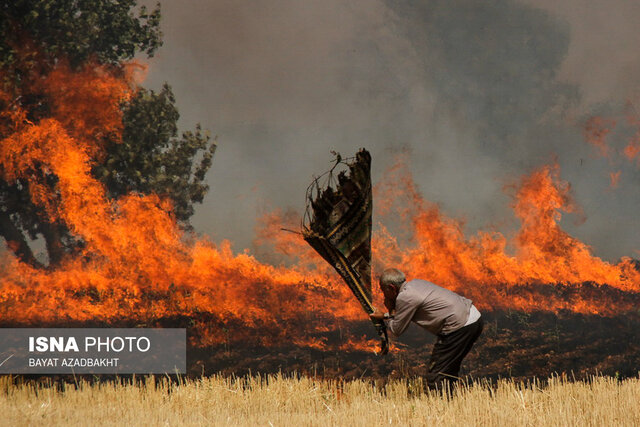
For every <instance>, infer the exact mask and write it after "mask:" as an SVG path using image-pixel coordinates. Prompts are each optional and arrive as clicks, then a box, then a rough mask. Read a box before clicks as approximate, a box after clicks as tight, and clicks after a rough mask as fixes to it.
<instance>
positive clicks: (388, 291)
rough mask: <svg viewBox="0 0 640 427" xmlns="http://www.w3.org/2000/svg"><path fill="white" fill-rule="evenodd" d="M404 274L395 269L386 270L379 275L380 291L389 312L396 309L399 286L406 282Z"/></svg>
mask: <svg viewBox="0 0 640 427" xmlns="http://www.w3.org/2000/svg"><path fill="white" fill-rule="evenodd" d="M406 280H407V279H406V277H405V275H404V273H403V272H402V271H400V270H398V269H397V268H388V269H386V270H385V271H383V272H382V274H381V275H380V290H382V293H383V294H384V305H385V306H386V307H387V308H388V309H389V310H390V311H391V310H393V309H394V308H395V307H396V297H397V296H398V292H399V291H400V286H402V284H403V283H404V282H405V281H406Z"/></svg>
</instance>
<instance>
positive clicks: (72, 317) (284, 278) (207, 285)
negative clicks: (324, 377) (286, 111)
mask: <svg viewBox="0 0 640 427" xmlns="http://www.w3.org/2000/svg"><path fill="white" fill-rule="evenodd" d="M134 74H135V73H124V75H117V74H115V73H114V72H112V71H110V70H108V69H104V68H101V67H99V66H96V65H93V66H87V67H85V68H84V69H82V70H80V71H71V70H70V69H68V67H65V66H64V65H63V64H60V65H58V66H57V67H56V69H55V70H54V71H53V72H52V73H50V74H49V75H48V76H47V77H46V78H43V79H40V80H39V83H38V84H41V85H42V90H43V91H44V92H45V93H46V94H48V96H49V97H50V98H51V99H52V101H53V104H52V107H51V114H50V116H49V117H48V118H46V119H42V120H40V121H39V122H37V123H32V122H31V121H29V120H28V118H27V113H26V112H25V111H23V110H21V109H20V108H19V107H17V106H15V105H14V104H12V103H11V99H12V97H11V95H10V94H9V93H0V101H1V102H2V104H3V105H5V106H9V107H6V108H5V109H4V110H3V111H2V112H1V113H0V114H1V120H0V127H1V129H0V135H2V136H3V139H2V141H1V142H0V174H1V176H2V178H3V179H5V180H6V181H8V182H10V183H11V182H15V181H16V180H18V179H19V180H22V181H24V182H27V183H28V184H29V189H30V196H31V200H32V202H33V203H34V204H36V205H37V206H40V207H42V208H43V210H44V211H45V213H46V215H47V216H48V218H49V220H50V221H61V222H63V223H65V224H66V225H67V226H68V227H69V229H70V230H71V232H72V233H73V234H74V235H75V236H76V237H78V238H80V239H82V241H83V242H84V245H83V246H82V248H80V249H79V250H78V253H76V254H73V255H69V256H67V258H65V259H64V260H63V261H62V264H61V265H60V266H59V267H57V268H56V269H50V270H46V271H45V270H41V269H37V268H34V267H32V266H30V265H27V264H25V263H22V262H20V261H19V260H18V259H17V258H15V257H14V256H13V255H11V254H10V253H7V254H6V255H5V258H4V259H2V260H1V261H0V265H2V267H3V268H2V269H0V316H1V317H2V319H3V322H4V324H5V325H24V326H29V325H34V326H35V325H38V326H42V325H60V324H82V323H83V322H84V323H93V324H109V325H139V324H144V325H150V326H153V325H156V324H162V322H163V321H171V320H172V319H173V320H176V319H178V320H180V319H190V321H191V322H193V328H194V329H195V333H194V337H195V338H193V339H194V340H195V344H197V345H210V344H222V343H229V342H241V343H243V344H247V343H255V344H262V345H272V344H276V343H282V342H288V343H293V344H295V345H299V346H307V347H310V348H317V349H326V348H329V347H330V346H331V345H333V344H332V342H331V341H332V340H331V339H330V338H329V337H330V335H331V333H333V332H335V330H336V329H337V328H339V327H341V326H346V325H349V324H352V323H353V322H354V321H362V320H364V321H366V319H367V317H366V315H365V313H364V312H363V311H362V310H361V309H360V307H359V305H358V303H357V302H356V301H355V299H354V298H353V297H352V296H351V295H350V294H349V290H348V289H347V287H346V286H344V284H342V283H341V282H340V279H339V277H338V276H337V274H335V273H334V272H333V271H331V270H330V268H329V267H328V266H327V265H326V264H325V263H324V262H323V261H322V260H321V258H320V257H319V256H318V255H316V254H315V253H314V252H313V251H312V250H311V249H310V248H309V247H308V246H307V245H306V244H305V243H304V241H303V240H302V238H301V237H300V236H299V235H296V234H294V233H285V232H283V231H281V228H282V226H283V224H284V225H285V226H286V227H287V228H292V229H294V230H295V229H297V228H298V224H299V215H297V214H295V213H291V212H286V213H281V212H274V213H272V214H269V215H267V216H265V218H263V226H262V228H261V230H260V232H259V233H258V237H257V239H256V245H257V247H259V246H261V245H263V246H264V245H271V246H272V247H273V248H275V250H276V251H278V252H279V253H280V254H283V256H285V258H287V257H288V258H289V261H290V262H289V264H284V263H280V260H274V261H272V263H266V262H261V261H258V259H256V258H255V257H254V256H252V255H250V254H249V253H248V252H245V253H240V254H234V253H233V252H232V250H231V244H230V243H229V242H227V241H224V242H222V243H219V244H215V243H212V242H210V241H208V240H206V239H198V238H195V237H194V236H191V235H187V234H185V233H184V232H183V231H182V230H181V229H180V228H179V227H178V226H177V224H176V220H175V217H174V216H173V213H172V206H171V203H170V202H169V201H168V200H167V199H163V198H161V197H159V196H157V195H146V196H145V195H139V194H129V195H128V196H126V197H123V198H121V199H119V200H118V201H114V200H110V199H109V198H108V197H107V196H106V191H105V188H104V187H103V186H102V184H101V183H100V182H99V181H97V180H96V179H94V178H93V177H92V176H91V173H90V170H91V167H92V165H94V164H95V163H96V162H98V161H100V160H101V159H103V156H104V152H103V147H102V141H103V140H104V138H106V137H109V138H112V139H115V140H118V138H119V133H120V131H121V128H122V120H121V113H120V108H119V106H120V104H121V103H122V102H123V101H126V100H127V99H129V98H130V97H131V96H133V94H134V93H135V89H136V82H135V78H137V77H136V76H135V75H134ZM50 175H55V177H56V178H57V179H56V180H55V184H53V185H52V184H51V181H50V180H47V176H50ZM514 188H516V191H515V196H514V202H513V208H514V211H515V214H516V216H517V217H518V218H519V220H520V222H521V224H522V226H521V229H520V231H519V232H518V233H517V235H516V236H515V237H514V238H513V239H510V240H509V239H507V238H506V237H504V236H503V235H502V234H500V233H498V232H494V231H481V232H478V233H477V234H476V235H475V236H472V237H471V238H466V236H465V235H464V232H463V229H464V224H463V222H462V221H459V220H454V219H450V218H447V217H445V216H444V215H443V214H442V213H441V212H440V209H439V208H438V207H437V206H436V205H434V204H432V203H429V202H428V201H426V200H424V199H423V197H422V196H421V194H420V193H419V191H418V190H417V185H416V184H415V182H414V181H413V179H412V177H411V175H410V174H409V173H408V172H407V169H406V167H405V166H404V164H403V162H402V161H401V160H399V161H398V162H397V163H396V164H395V165H394V166H393V167H392V168H390V169H389V170H388V171H387V173H386V176H385V177H384V179H383V181H382V183H381V184H379V185H378V186H377V187H376V200H380V201H382V202H383V203H381V204H379V205H377V206H376V209H377V214H378V215H380V216H381V217H382V218H388V217H390V216H394V217H395V216H397V217H399V218H401V219H402V223H403V226H404V233H405V234H407V236H408V239H402V238H398V237H396V236H397V235H395V234H394V233H392V232H391V231H390V228H388V227H387V226H385V224H380V225H379V227H378V230H377V231H376V234H375V236H374V245H373V246H374V247H373V249H374V258H375V266H374V267H375V269H376V270H377V271H380V269H381V268H382V267H383V266H389V265H397V266H400V267H401V268H403V269H405V271H407V272H408V273H409V274H410V275H411V276H413V277H421V278H424V279H428V280H431V281H433V282H435V283H438V284H441V285H443V286H447V287H450V288H451V289H454V290H456V291H459V292H462V293H464V294H465V295H467V296H468V297H470V298H472V299H473V300H474V302H475V303H476V305H477V306H478V307H480V308H482V309H498V308H517V309H522V310H551V311H557V310H562V309H566V310H572V311H575V312H579V313H598V314H610V313H618V312H620V311H624V310H630V309H632V308H634V307H633V301H631V298H630V297H629V295H635V293H637V292H638V290H639V289H638V288H639V287H640V273H638V271H637V270H636V269H635V268H634V266H633V263H632V261H631V260H630V259H624V260H622V261H621V262H620V263H618V264H615V265H614V264H610V263H607V262H605V261H603V260H601V259H599V258H597V257H595V256H594V255H593V254H592V251H591V248H589V247H588V246H587V245H586V244H584V243H582V242H580V241H579V240H577V239H575V238H574V237H572V236H570V235H569V234H567V233H566V232H565V231H563V230H562V229H561V228H560V226H559V221H560V219H561V215H562V213H563V212H569V213H571V212H574V213H575V212H579V209H578V207H577V205H576V204H575V203H574V202H573V201H572V199H571V196H570V187H569V185H568V184H567V183H566V182H563V181H562V180H561V179H560V178H559V168H558V167H557V165H549V166H543V167H542V168H540V169H538V170H537V171H534V172H533V173H532V174H531V175H528V176H525V177H523V178H522V179H521V181H520V182H519V183H518V184H517V185H516V186H515V187H514ZM508 247H514V248H515V253H514V254H513V255H511V254H509V253H508V251H507V248H508ZM266 253H268V252H265V254H266ZM265 256H266V255H265ZM287 265H288V266H287ZM585 282H588V283H591V285H589V286H585V285H581V284H583V283H585ZM604 285H606V286H604ZM376 301H377V304H378V305H380V303H381V296H380V295H379V294H376ZM163 319H164V320H163ZM341 335H342V346H343V347H342V348H345V347H344V346H347V347H349V348H352V349H353V348H356V349H363V348H367V349H369V350H370V349H371V346H372V345H371V343H370V342H369V341H367V340H366V338H363V337H361V336H360V334H356V333H354V332H352V331H350V329H349V328H347V327H345V328H344V333H342V332H341Z"/></svg>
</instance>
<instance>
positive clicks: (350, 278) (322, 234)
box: [302, 149, 389, 354]
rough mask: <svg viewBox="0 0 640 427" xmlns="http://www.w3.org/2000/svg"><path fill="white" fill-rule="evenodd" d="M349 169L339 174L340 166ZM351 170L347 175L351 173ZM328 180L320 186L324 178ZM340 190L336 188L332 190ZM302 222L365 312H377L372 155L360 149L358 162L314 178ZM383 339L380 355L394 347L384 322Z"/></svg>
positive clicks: (380, 327)
mask: <svg viewBox="0 0 640 427" xmlns="http://www.w3.org/2000/svg"><path fill="white" fill-rule="evenodd" d="M340 165H343V166H346V167H347V170H343V171H341V172H339V173H338V175H337V178H336V177H335V176H334V170H335V169H336V168H337V167H338V166H340ZM347 172H348V173H347ZM323 177H324V178H326V180H325V182H323V183H322V184H321V183H320V179H321V178H323ZM332 185H334V186H335V189H334V188H333V186H332ZM306 197H307V209H306V213H305V217H304V221H303V225H302V227H303V232H302V234H303V236H304V239H305V240H306V241H307V243H309V245H311V246H312V247H313V248H314V249H315V250H316V251H317V252H318V253H319V254H320V255H321V256H322V258H324V259H325V260H326V261H327V262H328V263H329V264H330V265H331V266H332V267H333V268H335V270H336V271H337V272H338V274H340V276H341V277H342V278H343V279H344V281H345V282H346V284H347V286H349V288H350V289H351V291H352V292H353V294H354V295H355V297H356V298H357V300H358V302H359V303H360V305H361V306H362V308H363V309H364V311H365V312H367V313H373V312H374V307H373V305H372V299H371V225H372V220H371V214H372V192H371V155H370V154H369V152H368V151H366V150H365V149H361V150H360V151H359V152H358V153H357V154H356V157H355V158H351V159H347V160H342V158H341V156H340V155H339V154H337V153H336V164H335V165H334V166H333V168H331V170H329V171H328V172H327V173H325V174H323V175H322V176H320V177H318V178H316V179H314V181H313V182H312V183H311V185H310V186H309V188H308V189H307V196H306ZM373 324H374V326H375V328H376V331H377V332H378V335H379V336H380V339H381V341H382V342H381V350H380V351H381V353H382V354H385V353H386V352H387V351H388V349H389V344H388V338H387V330H386V327H385V325H384V323H383V322H382V321H373Z"/></svg>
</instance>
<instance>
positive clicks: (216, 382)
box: [0, 375, 640, 426]
mask: <svg viewBox="0 0 640 427" xmlns="http://www.w3.org/2000/svg"><path fill="white" fill-rule="evenodd" d="M420 389H421V385H420V381H419V380H416V381H404V382H391V383H387V384H386V385H385V386H384V387H376V386H375V385H374V384H373V383H371V382H366V381H350V382H340V381H328V380H314V379H311V378H299V379H292V378H283V377H281V376H277V375H276V376H267V377H252V378H235V379H234V378H227V377H217V376H214V377H210V378H204V379H200V380H187V381H182V382H180V383H179V384H175V383H171V382H170V381H169V380H168V379H154V378H146V381H142V382H136V383H135V385H131V384H127V385H123V384H117V383H114V382H103V383H94V384H89V383H85V382H78V383H77V384H71V385H67V386H66V387H64V389H63V390H60V388H59V387H58V388H56V387H50V386H47V385H36V384H35V383H18V384H17V385H16V384H15V382H14V380H13V379H11V378H7V377H4V378H2V379H0V392H1V393H2V395H3V396H2V398H1V399H0V411H1V413H2V416H1V417H0V420H1V421H0V424H2V425H47V426H49V425H126V426H138V425H145V426H156V425H172V426H174V425H206V426H208V425H222V426H226V425H230V426H316V425H318V426H323V425H339V426H378V425H401V426H406V425H412V426H413V425H437V426H448V425H451V426H461V425H462V426H473V425H498V426H541V425H553V426H634V425H640V405H639V404H638V402H639V401H640V380H638V379H628V380H623V381H618V380H617V379H614V378H610V377H594V378H592V380H591V381H588V382H581V381H567V380H565V379H562V378H557V377H556V378H552V379H550V380H549V381H548V382H547V383H546V384H545V385H541V384H538V383H533V384H531V383H530V384H522V383H514V382H512V381H505V380H503V381H500V382H498V383H497V384H493V385H489V384H486V383H485V384H482V383H475V384H472V385H469V386H463V387H459V388H458V389H457V390H456V391H454V393H453V394H452V395H450V396H443V395H442V394H438V393H426V394H425V393H422V392H417V390H420Z"/></svg>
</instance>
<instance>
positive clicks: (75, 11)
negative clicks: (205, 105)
mask: <svg viewBox="0 0 640 427" xmlns="http://www.w3.org/2000/svg"><path fill="white" fill-rule="evenodd" d="M159 23H160V6H159V4H158V5H157V6H156V8H155V9H154V10H152V11H148V10H147V9H146V8H145V7H144V6H142V7H138V6H137V4H136V0H15V1H13V2H7V3H4V4H3V5H1V6H0V70H2V85H3V89H4V90H5V91H7V92H8V93H11V94H12V100H11V103H13V104H17V105H19V106H20V108H22V109H23V110H25V111H27V113H28V120H30V121H32V122H34V123H37V122H38V121H39V120H42V119H44V118H47V117H48V116H49V115H50V110H49V107H50V100H48V99H47V95H46V94H45V93H43V92H42V90H40V89H39V86H38V85H37V84H35V83H36V82H37V81H38V80H39V79H42V77H43V76H46V75H47V74H48V73H51V72H52V70H53V69H54V68H55V67H56V66H58V65H60V64H61V63H65V64H68V65H69V67H71V68H72V69H79V68H81V67H83V66H86V65H87V64H99V65H100V66H105V67H109V69H110V70H112V71H113V72H115V73H124V72H125V61H127V60H130V59H132V58H133V57H134V55H136V53H138V52H140V53H145V54H146V55H148V56H153V54H154V52H155V50H156V49H157V48H158V47H160V46H161V32H160V29H159ZM10 107H11V105H0V108H1V109H6V108H10ZM178 118H179V114H178V110H177V108H176V106H175V98H174V96H173V94H172V92H171V88H170V87H169V86H168V85H167V84H165V85H164V87H163V88H162V90H161V91H160V92H158V93H156V92H154V91H152V90H147V89H144V88H140V89H139V90H138V92H137V93H136V95H135V96H134V97H133V99H131V100H130V101H129V102H127V103H126V104H124V105H122V120H123V132H122V137H121V138H119V139H118V140H116V138H110V137H109V136H106V137H105V138H104V141H101V143H102V144H103V147H104V155H103V156H101V158H100V162H99V163H98V164H96V165H95V167H94V168H93V173H94V176H95V177H96V178H98V179H100V180H101V181H102V182H103V183H104V184H105V186H106V188H107V192H108V196H109V197H111V198H113V199H118V198H119V197H121V196H123V195H125V194H127V193H130V192H138V193H141V194H149V193H157V194H160V195H164V196H166V197H169V198H170V199H171V200H172V201H173V203H174V206H175V215H176V218H177V219H178V220H179V221H180V224H181V225H182V226H183V227H185V228H189V222H188V221H189V218H190V217H191V215H193V204H194V203H198V202H201V201H202V199H203V197H204V195H205V194H206V192H207V190H208V186H207V185H206V183H205V182H204V178H205V174H206V172H207V171H208V169H209V168H210V166H211V160H212V157H213V152H214V150H215V144H214V143H213V142H212V141H211V140H210V138H209V136H208V134H207V133H206V132H203V131H202V130H201V128H200V126H199V125H198V126H197V127H196V129H195V130H194V131H189V132H184V133H183V134H182V135H181V136H180V137H179V136H178V128H177V121H178ZM1 137H2V135H0V138H1ZM0 168H2V165H0ZM34 173H39V174H43V175H44V176H45V178H46V181H47V182H48V183H50V185H51V187H52V188H53V187H54V186H55V182H56V177H55V176H54V175H52V174H51V173H49V172H47V171H44V170H39V171H35V172H34ZM0 236H2V237H3V238H4V239H5V241H6V242H7V246H8V247H9V249H10V250H12V251H13V252H14V253H15V255H16V256H17V257H18V258H19V259H20V260H22V261H23V262H26V263H29V264H31V265H33V266H36V267H45V265H43V263H41V262H40V261H38V260H37V259H36V257H35V256H34V254H33V251H32V249H31V245H30V241H31V240H34V239H36V238H38V237H42V238H43V240H44V242H45V244H46V250H47V254H48V258H49V259H48V261H49V267H55V266H56V265H57V264H59V263H60V261H61V260H62V259H63V258H64V257H65V255H66V254H68V253H70V252H72V251H73V250H74V249H75V248H77V247H78V246H79V245H82V241H81V240H80V239H78V238H77V237H75V236H73V235H72V234H71V233H70V232H69V230H68V228H67V227H66V225H65V224H64V223H61V222H60V221H51V220H50V219H49V218H48V217H47V215H45V213H44V212H43V210H42V208H40V207H38V206H36V205H35V204H33V203H32V202H31V199H30V196H29V188H28V184H27V183H26V182H24V181H21V180H17V181H15V182H6V181H4V180H2V179H0Z"/></svg>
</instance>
